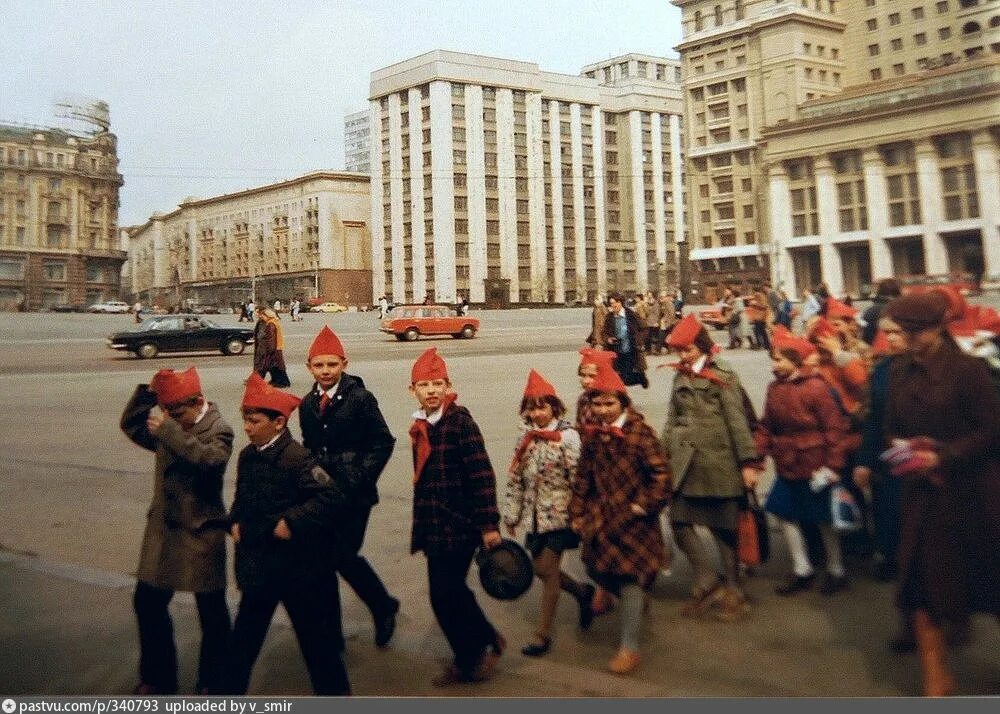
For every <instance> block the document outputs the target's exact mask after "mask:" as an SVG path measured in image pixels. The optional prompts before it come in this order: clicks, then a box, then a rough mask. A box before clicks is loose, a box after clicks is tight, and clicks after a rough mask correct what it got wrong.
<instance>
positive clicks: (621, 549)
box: [569, 364, 671, 674]
mask: <svg viewBox="0 0 1000 714" xmlns="http://www.w3.org/2000/svg"><path fill="white" fill-rule="evenodd" d="M588 395H589V396H590V406H591V409H592V410H593V413H594V416H595V417H596V418H597V419H598V421H599V423H598V424H589V425H585V426H584V427H583V433H582V435H581V438H582V447H581V451H580V463H579V467H578V469H577V478H576V479H575V480H574V481H573V497H572V499H571V500H570V503H569V512H570V515H571V517H572V526H573V530H574V531H576V532H577V533H578V534H579V535H580V537H581V539H582V542H583V554H582V560H583V562H584V564H585V565H586V566H587V574H588V575H589V576H590V577H591V578H592V579H593V580H594V582H596V583H597V584H598V585H599V586H600V587H601V588H602V590H603V591H606V592H610V593H613V594H615V595H617V596H618V598H619V600H620V604H621V607H620V610H621V644H620V647H619V650H618V653H617V654H616V655H615V656H614V657H613V658H612V659H611V661H610V662H609V663H608V668H609V669H610V670H611V671H612V672H615V673H616V674H627V673H628V672H631V671H632V670H634V669H635V668H636V667H638V666H639V628H640V627H641V625H642V610H643V604H644V597H643V590H645V589H648V588H649V587H651V586H652V584H653V580H654V578H655V577H656V573H657V572H658V571H659V569H660V567H661V566H662V565H663V562H664V558H665V546H664V543H663V535H662V533H661V532H660V527H659V514H660V511H661V510H663V508H664V506H666V505H667V501H668V499H669V497H670V481H671V475H670V465H669V463H668V462H667V457H666V454H665V453H664V452H663V447H662V446H661V444H660V440H659V439H657V438H656V434H655V433H654V432H653V430H652V429H651V428H650V427H649V425H648V424H646V422H645V420H644V419H643V418H642V415H641V414H639V413H638V412H637V411H635V410H634V409H632V408H631V400H630V399H629V396H628V392H627V391H626V390H625V384H624V383H623V382H622V380H621V377H619V375H618V373H617V372H615V371H614V369H613V368H612V367H611V366H610V365H607V364H602V365H601V366H600V367H598V370H597V376H596V378H595V379H594V381H593V383H592V384H591V385H590V391H589V392H588ZM601 609H603V608H601V607H597V608H595V610H601Z"/></svg>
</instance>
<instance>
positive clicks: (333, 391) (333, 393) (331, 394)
mask: <svg viewBox="0 0 1000 714" xmlns="http://www.w3.org/2000/svg"><path fill="white" fill-rule="evenodd" d="M342 381H344V375H340V379H338V380H337V383H336V384H335V385H333V386H332V387H330V388H329V389H327V390H326V391H324V390H323V388H322V387H321V386H319V384H317V385H316V391H317V392H319V394H320V395H321V396H322V395H323V394H326V396H328V397H329V398H330V399H333V398H334V397H335V396H337V389H339V388H340V383H341V382H342Z"/></svg>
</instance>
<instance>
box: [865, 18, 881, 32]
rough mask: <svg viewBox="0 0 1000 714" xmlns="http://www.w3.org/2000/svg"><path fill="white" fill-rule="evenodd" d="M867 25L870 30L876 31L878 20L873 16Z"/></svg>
mask: <svg viewBox="0 0 1000 714" xmlns="http://www.w3.org/2000/svg"><path fill="white" fill-rule="evenodd" d="M865 27H867V28H868V31H869V32H874V31H875V30H877V29H878V20H876V19H875V18H872V19H870V20H868V21H867V22H866V23H865Z"/></svg>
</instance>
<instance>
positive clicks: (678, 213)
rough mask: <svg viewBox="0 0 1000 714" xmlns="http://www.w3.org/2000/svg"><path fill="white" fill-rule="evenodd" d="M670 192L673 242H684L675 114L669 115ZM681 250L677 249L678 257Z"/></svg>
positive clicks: (678, 132)
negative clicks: (671, 198) (672, 214)
mask: <svg viewBox="0 0 1000 714" xmlns="http://www.w3.org/2000/svg"><path fill="white" fill-rule="evenodd" d="M670 192H671V194H672V195H673V203H672V204H671V208H672V209H673V212H674V243H683V242H684V165H683V162H682V154H681V122H680V116H679V115H677V114H671V115H670ZM680 254H681V252H680V251H679V250H678V251H677V256H678V259H679V258H680Z"/></svg>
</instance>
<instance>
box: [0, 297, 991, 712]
mask: <svg viewBox="0 0 1000 714" xmlns="http://www.w3.org/2000/svg"><path fill="white" fill-rule="evenodd" d="M481 317H482V318H483V329H482V330H481V332H480V335H479V336H477V337H476V338H475V339H473V340H467V341H466V340H452V339H450V338H445V339H441V340H421V341H419V342H417V343H399V342H396V341H395V340H394V339H392V338H391V337H388V336H384V335H382V334H381V333H379V332H377V330H376V329H375V328H376V319H375V317H374V316H373V315H372V314H370V313H369V314H352V315H308V314H307V315H305V319H304V320H303V322H299V323H291V322H288V321H287V320H286V321H285V328H286V331H287V332H288V346H287V348H286V358H287V360H288V362H289V365H290V369H289V372H290V375H291V379H292V383H293V388H292V391H294V392H296V393H299V394H302V393H304V392H305V391H306V390H307V389H308V388H309V386H310V381H309V378H308V373H307V371H306V370H305V367H304V365H303V364H302V362H303V361H304V356H305V353H306V350H307V349H308V345H309V342H310V341H311V339H312V337H313V336H314V335H315V333H316V332H317V331H318V329H319V327H320V326H321V325H322V324H329V325H331V327H333V329H334V330H336V331H337V332H338V334H339V335H340V336H341V337H342V339H343V340H344V343H345V347H346V349H347V352H348V356H349V357H350V358H351V363H350V365H349V371H350V372H352V373H355V374H358V375H360V376H362V377H363V378H364V379H365V381H366V383H367V384H368V386H369V388H370V389H371V390H372V391H373V392H374V394H375V395H376V397H377V398H378V399H379V402H380V405H381V407H382V409H383V411H384V413H385V415H386V420H387V421H388V423H389V426H390V429H391V430H392V432H393V433H394V434H395V435H396V436H397V439H398V441H397V446H396V450H395V452H394V454H393V457H392V459H391V460H390V462H389V464H388V466H387V468H386V471H385V473H384V474H383V476H382V478H381V480H380V482H379V489H380V493H381V497H382V500H381V503H380V505H379V506H378V507H377V508H376V509H375V511H374V513H373V516H372V522H371V525H370V527H369V530H368V537H367V540H366V543H365V546H364V549H363V553H364V554H365V555H367V557H368V558H369V559H370V560H371V562H372V563H373V565H374V567H375V569H376V570H377V571H378V572H379V573H380V574H381V576H382V577H383V579H384V580H385V582H386V584H387V586H388V587H389V590H390V591H391V592H393V594H395V595H396V596H397V597H399V598H400V600H401V601H402V610H401V612H400V616H399V626H398V629H397V634H396V637H395V638H394V640H393V642H392V646H391V647H390V648H389V649H388V650H384V651H380V650H377V649H375V647H374V645H373V643H372V628H371V621H370V617H369V615H368V613H367V610H365V608H364V607H363V605H361V604H360V603H359V602H358V600H357V599H356V598H355V596H354V594H353V593H352V592H351V591H350V589H349V588H348V587H346V586H343V587H342V599H343V601H344V619H345V629H346V632H347V635H348V643H347V665H348V670H349V672H350V676H351V681H352V684H353V686H354V690H355V692H356V693H357V694H363V695H384V696H402V695H431V694H434V695H439V694H448V695H473V696H480V695H482V696H635V697H649V696H739V697H754V696H897V695H911V694H916V693H918V692H919V665H918V662H917V659H916V657H915V656H914V655H906V656H898V655H894V654H892V653H890V652H889V650H888V648H887V643H888V640H889V639H890V638H891V636H892V634H893V632H894V629H895V626H896V612H895V609H894V608H893V605H892V591H893V588H892V586H891V585H890V584H885V583H879V582H875V581H874V580H872V579H871V578H870V577H868V575H867V572H866V568H864V567H862V566H861V564H859V563H853V562H849V574H850V575H851V585H850V588H849V589H848V590H847V591H845V592H842V593H838V594H836V595H834V596H831V597H824V596H822V595H820V594H819V593H818V592H815V591H812V592H808V593H804V594H801V595H797V596H795V597H791V598H781V597H778V596H776V595H775V594H774V593H773V588H774V585H775V584H776V583H777V582H778V581H780V579H782V578H783V577H784V576H785V575H786V574H787V572H788V571H789V569H790V564H789V562H788V558H787V554H786V552H785V550H784V547H783V541H782V538H781V535H780V533H779V532H778V531H772V544H773V545H774V553H773V555H772V558H771V560H770V561H769V562H768V563H767V564H766V565H765V566H764V567H763V568H761V569H759V571H758V572H756V573H754V574H753V576H752V577H750V578H749V579H748V580H747V584H746V588H747V591H748V593H749V595H750V596H751V599H752V613H751V616H750V617H749V618H748V619H746V620H745V621H741V622H737V623H729V624H726V623H721V622H715V621H712V620H705V621H696V620H690V619H687V618H684V617H682V616H681V615H680V612H679V610H680V606H681V603H682V602H683V600H684V597H685V596H686V594H687V591H688V589H689V587H690V582H689V568H688V566H687V563H686V562H685V560H684V558H683V556H682V555H680V554H678V555H677V557H676V558H675V561H674V566H673V569H672V573H671V574H670V575H669V576H667V577H662V578H660V579H659V580H658V582H657V584H656V587H655V588H654V591H653V597H652V600H651V604H650V611H649V614H648V615H647V616H646V618H645V621H644V626H643V631H642V652H643V663H642V665H641V667H640V668H639V670H638V671H637V672H636V673H635V674H634V675H632V676H629V677H618V676H615V675H612V674H610V673H607V672H606V671H605V669H604V666H605V664H606V662H607V660H608V659H609V658H610V657H611V656H612V655H613V653H614V650H615V648H616V644H617V631H618V630H617V626H618V623H617V617H616V615H615V614H613V613H612V614H611V615H608V616H605V617H602V618H599V619H598V620H597V621H595V623H594V626H593V627H592V628H591V630H590V631H588V632H586V633H581V632H579V631H578V630H577V628H576V626H575V623H576V606H575V603H574V602H573V601H572V600H570V599H569V598H563V600H562V601H561V602H560V611H559V613H558V617H557V626H556V632H555V635H556V636H555V642H554V645H553V649H552V651H551V652H550V653H549V654H548V655H547V656H545V657H544V658H540V659H530V658H526V657H523V656H522V655H521V654H520V652H519V650H520V647H521V646H522V645H523V644H524V643H526V642H527V641H528V639H529V638H530V636H531V633H532V632H533V629H534V625H535V622H536V620H537V613H538V598H539V595H540V588H538V587H533V588H532V590H531V591H529V592H528V594H526V595H525V596H524V597H522V598H521V599H520V600H517V601H515V602H512V603H501V602H498V601H493V600H490V599H489V598H488V597H487V596H486V595H485V594H484V593H482V591H481V590H480V589H479V586H478V583H477V582H475V581H476V578H475V568H473V571H472V573H471V574H470V578H471V581H472V582H473V584H474V585H473V587H474V589H475V590H476V592H477V595H478V597H479V599H480V602H482V603H483V604H484V608H485V609H486V612H487V614H488V615H489V616H490V617H491V619H492V620H493V621H494V623H495V624H496V625H497V626H498V628H499V629H500V630H501V631H502V632H503V633H504V634H505V635H506V637H507V640H508V642H509V643H510V647H509V649H508V651H507V654H505V655H504V657H503V658H502V660H501V665H500V668H499V671H498V673H497V676H496V677H495V678H494V679H492V680H491V681H489V682H485V683H482V684H477V685H456V686H454V687H451V688H448V689H446V690H443V691H442V690H437V689H433V688H431V687H430V684H429V681H430V679H431V677H433V676H434V674H436V673H437V671H438V670H439V669H440V667H441V666H442V663H443V662H444V661H445V659H446V658H447V654H448V648H447V644H446V642H445V641H444V639H443V636H442V635H441V634H440V631H439V630H438V628H437V626H436V624H435V622H434V618H433V615H432V613H431V611H430V605H429V602H428V597H427V578H426V572H425V561H424V559H423V556H421V555H410V554H409V547H408V546H409V523H410V504H411V494H412V485H411V472H412V467H411V462H410V454H409V448H408V442H407V437H406V431H407V428H408V426H409V423H410V421H411V418H410V414H411V413H412V411H413V409H414V408H415V406H416V405H415V402H414V401H413V400H412V397H410V395H409V394H408V393H407V390H406V388H407V385H408V381H409V369H410V366H411V364H412V360H413V359H414V358H415V357H416V355H417V354H419V353H420V352H421V351H422V350H423V349H425V348H426V347H428V346H431V345H433V346H436V347H438V348H439V350H440V351H441V352H442V354H444V356H445V358H446V359H447V360H448V365H449V371H450V373H451V376H452V380H453V382H454V384H455V388H456V390H457V391H458V394H459V402H460V403H462V404H464V405H466V406H468V407H469V409H470V411H471V412H472V414H473V416H474V417H475V418H476V419H477V421H478V422H479V424H480V426H481V428H482V431H483V433H484V436H485V438H486V444H487V449H488V451H489V454H490V457H491V459H492V462H493V464H494V467H495V469H496V470H497V471H498V475H499V478H500V484H499V489H498V492H499V495H500V497H501V499H502V496H503V469H504V466H505V465H506V464H507V462H508V461H509V458H510V454H511V452H512V450H513V447H514V444H515V441H516V438H517V414H516V410H517V405H518V403H519V400H520V396H521V391H522V389H523V385H524V381H525V378H526V376H527V372H528V369H529V368H531V367H534V368H536V369H538V370H539V371H540V372H541V373H542V374H543V375H545V376H546V377H547V378H548V379H549V380H550V381H551V382H553V384H554V385H555V386H556V388H557V390H558V392H559V393H560V394H561V395H562V396H563V398H564V400H565V401H566V402H567V403H568V404H570V405H572V404H573V403H575V399H576V395H577V394H578V393H579V385H578V382H577V379H576V374H575V372H576V365H577V362H578V355H577V354H576V349H577V348H578V347H579V346H581V345H582V343H583V338H584V337H585V335H586V333H587V332H588V331H589V319H590V314H589V310H585V309H563V310H544V311H523V310H521V311H510V312H495V313H483V314H482V315H481ZM220 321H221V322H226V323H227V324H228V323H229V322H232V323H233V324H235V318H234V317H230V316H222V317H221V319H220ZM126 324H127V318H122V317H118V316H91V315H41V314H39V315H0V337H2V339H0V386H2V389H0V473H2V474H3V478H2V479H0V503H3V504H4V512H3V518H2V519H0V605H2V607H3V611H4V613H5V617H4V618H2V620H0V693H9V694H78V693H85V694H115V693H128V692H129V691H131V688H132V687H133V686H134V684H135V681H136V661H137V650H138V643H137V637H136V633H135V625H134V620H133V615H132V610H131V592H132V588H133V587H134V581H133V580H132V574H133V573H134V569H135V565H136V558H137V554H138V549H139V542H140V538H141V534H142V529H143V526H144V520H145V512H146V508H147V506H148V502H149V497H150V489H151V484H152V478H151V475H152V456H151V455H150V454H148V453H147V452H144V451H142V450H140V449H138V448H137V447H134V446H133V445H131V443H130V442H128V441H127V440H126V439H125V437H124V436H123V435H122V434H121V433H120V431H119V430H118V427H117V422H118V416H119V413H120V409H121V407H122V406H123V405H124V403H125V401H126V400H127V398H128V395H129V394H130V393H131V391H132V389H133V387H134V385H135V384H136V383H138V382H140V381H146V380H148V378H149V377H150V376H151V375H152V374H153V373H154V372H155V371H156V370H157V369H160V368H162V367H172V368H176V369H182V368H185V367H186V366H188V365H189V364H195V365H197V366H198V369H199V372H200V373H201V376H202V382H203V387H204V389H205V392H206V394H207V395H208V396H209V398H210V399H212V400H213V401H216V402H217V403H218V404H219V406H220V409H221V410H222V413H223V415H224V416H225V418H226V419H227V420H228V421H229V422H230V423H231V424H232V425H234V427H236V428H237V443H236V446H237V448H240V447H242V446H243V445H244V444H245V443H246V441H245V438H244V437H243V436H242V434H240V433H239V428H238V427H239V410H238V405H239V401H240V396H241V394H242V380H243V379H244V378H245V377H246V375H247V373H249V371H250V365H251V358H250V356H249V355H244V356H241V357H223V356H221V355H204V356H191V355H184V356H179V357H161V358H157V359H154V360H150V361H140V360H136V359H133V358H127V357H121V356H119V355H117V354H116V353H113V352H111V351H110V350H108V349H106V348H105V347H104V343H103V338H104V336H105V335H106V334H108V333H110V332H111V331H113V330H114V329H120V326H122V325H126ZM718 336H720V337H721V333H719V334H718ZM725 357H726V358H727V359H729V360H730V361H731V362H732V364H733V365H734V366H735V367H736V369H737V371H738V372H739V373H740V375H741V376H742V378H743V379H744V381H745V383H746V387H747V390H748V392H749V393H750V395H751V397H752V399H753V400H754V401H755V403H756V404H757V405H758V407H759V406H760V404H761V401H762V399H763V395H764V390H765V389H766V385H767V382H768V381H769V379H770V373H769V364H768V361H767V359H766V356H765V355H763V354H762V353H760V352H751V351H748V350H735V351H727V352H726V353H725ZM668 361H672V360H671V359H669V358H667V357H666V356H662V357H661V356H654V357H651V358H650V363H651V365H650V366H651V370H650V381H651V385H650V389H649V390H642V389H638V388H635V389H634V390H633V392H632V394H633V397H634V399H635V404H636V406H637V407H638V409H639V410H640V411H642V412H643V413H644V414H645V415H646V418H647V420H648V421H649V422H650V423H651V424H652V425H653V427H654V428H655V429H657V430H659V429H660V428H661V427H662V424H663V421H664V418H665V416H666V396H667V394H668V392H669V385H670V380H671V378H672V375H673V371H672V370H669V369H656V367H657V366H659V365H662V364H665V363H667V362H668ZM293 433H294V434H296V435H297V434H298V429H297V423H293ZM234 468H235V458H234V459H233V461H232V462H231V464H230V469H229V473H228V474H227V479H226V492H225V498H226V500H227V502H231V498H232V489H233V471H234ZM765 488H766V485H765V486H764V487H763V488H762V491H763V490H764V489H765ZM565 568H566V570H567V571H568V572H570V573H571V574H573V575H576V576H582V573H583V568H582V566H581V564H580V562H579V557H578V554H577V553H576V552H571V553H569V554H568V555H567V558H566V559H565ZM229 597H230V602H231V605H232V609H233V612H234V614H235V605H236V603H237V602H238V592H237V591H236V590H235V589H234V588H231V589H230V592H229ZM172 609H173V612H174V616H175V631H176V637H177V641H178V648H179V653H180V662H181V682H182V690H183V689H184V688H185V687H186V688H187V690H188V691H190V690H191V688H193V686H194V677H195V675H194V672H195V667H196V658H197V643H198V633H199V630H198V625H197V613H196V610H195V608H194V602H193V599H192V598H191V597H190V596H188V595H184V594H179V595H178V596H177V597H176V598H175V601H174V604H173V606H172ZM972 625H973V633H972V634H973V636H972V640H971V642H970V643H969V644H968V645H966V646H964V647H962V648H961V649H959V650H957V651H956V653H955V655H954V657H953V663H954V666H955V670H956V673H957V676H958V681H959V688H958V691H959V693H961V694H979V695H989V694H992V695H996V694H1000V665H998V661H997V657H996V653H997V652H998V651H1000V627H998V625H997V622H996V621H994V620H993V619H992V618H981V617H977V618H974V619H973V623H972ZM251 692H252V693H259V694H264V693H268V694H270V693H274V694H296V693H299V694H302V693H308V692H309V684H308V678H307V676H306V673H305V668H304V666H303V664H302V661H301V656H300V654H299V652H298V648H297V646H296V643H295V638H294V634H293V632H292V630H291V627H290V625H289V624H288V622H287V619H286V618H285V617H284V615H283V614H282V613H280V612H279V615H278V616H277V617H276V619H275V623H274V624H273V625H272V629H271V633H270V635H269V638H268V641H267V643H266V644H265V648H264V651H263V653H262V655H261V658H260V660H259V662H258V665H257V669H256V671H255V675H254V679H253V681H252V684H251Z"/></svg>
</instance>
